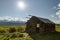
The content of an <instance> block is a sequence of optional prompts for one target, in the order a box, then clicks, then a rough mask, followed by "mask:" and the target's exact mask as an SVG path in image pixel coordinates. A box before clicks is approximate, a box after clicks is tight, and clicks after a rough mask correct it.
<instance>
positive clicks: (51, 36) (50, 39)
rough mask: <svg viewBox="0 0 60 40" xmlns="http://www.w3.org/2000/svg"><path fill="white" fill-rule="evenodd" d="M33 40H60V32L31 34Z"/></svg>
mask: <svg viewBox="0 0 60 40" xmlns="http://www.w3.org/2000/svg"><path fill="white" fill-rule="evenodd" d="M29 35H30V37H31V38H32V39H33V40H60V32H49V33H44V34H39V33H32V34H29Z"/></svg>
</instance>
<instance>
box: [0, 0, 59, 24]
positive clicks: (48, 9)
mask: <svg viewBox="0 0 60 40" xmlns="http://www.w3.org/2000/svg"><path fill="white" fill-rule="evenodd" d="M21 1H22V2H24V4H25V5H26V8H25V9H24V10H23V9H21V8H18V4H17V3H18V2H21ZM28 15H34V16H38V17H42V18H47V19H50V20H52V21H53V22H55V23H60V1H59V0H0V20H3V19H9V18H10V19H11V20H21V21H24V20H26V19H27V18H26V17H28Z"/></svg>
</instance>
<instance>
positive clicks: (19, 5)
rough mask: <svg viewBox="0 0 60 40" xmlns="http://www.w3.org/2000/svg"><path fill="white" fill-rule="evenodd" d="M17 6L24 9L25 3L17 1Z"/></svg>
mask: <svg viewBox="0 0 60 40" xmlns="http://www.w3.org/2000/svg"><path fill="white" fill-rule="evenodd" d="M17 6H18V8H20V9H25V8H26V5H25V3H24V2H23V1H20V2H17Z"/></svg>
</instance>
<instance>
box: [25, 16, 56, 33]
mask: <svg viewBox="0 0 60 40" xmlns="http://www.w3.org/2000/svg"><path fill="white" fill-rule="evenodd" d="M26 32H27V33H35V32H36V33H40V34H41V33H46V32H55V23H53V22H52V21H50V20H49V19H45V18H41V17H36V16H32V17H31V18H30V19H29V20H28V21H27V22H26Z"/></svg>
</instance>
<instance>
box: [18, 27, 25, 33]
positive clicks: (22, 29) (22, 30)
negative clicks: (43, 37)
mask: <svg viewBox="0 0 60 40" xmlns="http://www.w3.org/2000/svg"><path fill="white" fill-rule="evenodd" d="M17 31H18V32H21V33H23V32H24V31H25V30H24V28H18V29H17Z"/></svg>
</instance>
